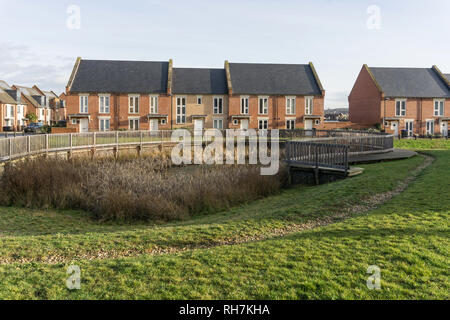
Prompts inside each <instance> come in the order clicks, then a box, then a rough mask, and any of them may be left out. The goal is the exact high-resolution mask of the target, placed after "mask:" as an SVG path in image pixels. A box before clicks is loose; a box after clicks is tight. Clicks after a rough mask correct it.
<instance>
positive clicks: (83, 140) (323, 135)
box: [0, 130, 393, 161]
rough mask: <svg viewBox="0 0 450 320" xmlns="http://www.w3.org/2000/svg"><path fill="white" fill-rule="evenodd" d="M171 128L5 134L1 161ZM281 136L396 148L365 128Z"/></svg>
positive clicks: (159, 136) (161, 137)
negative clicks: (14, 135) (7, 136)
mask: <svg viewBox="0 0 450 320" xmlns="http://www.w3.org/2000/svg"><path fill="white" fill-rule="evenodd" d="M264 131H265V132H266V133H267V136H268V137H270V136H271V132H270V131H271V130H264ZM172 132H173V131H171V130H160V131H111V132H88V133H61V134H46V135H30V136H16V137H10V138H4V139H0V161H7V160H12V159H17V158H21V157H26V156H28V155H35V154H39V153H49V152H60V151H71V150H78V149H88V148H101V147H113V146H116V147H119V146H133V145H135V146H144V145H150V144H161V143H164V142H170V141H171V136H172ZM279 137H280V139H281V140H282V141H286V140H287V141H289V140H299V141H303V142H311V143H316V144H317V143H318V144H325V145H346V146H349V152H350V153H363V152H380V151H386V150H389V149H392V148H393V136H391V135H386V134H379V133H372V132H362V131H339V130H337V131H333V130H279ZM320 150H322V149H320ZM319 154H320V153H319Z"/></svg>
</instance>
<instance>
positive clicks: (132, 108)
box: [128, 94, 140, 114]
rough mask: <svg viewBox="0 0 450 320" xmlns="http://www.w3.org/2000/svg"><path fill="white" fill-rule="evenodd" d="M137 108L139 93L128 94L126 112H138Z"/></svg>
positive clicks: (138, 107) (138, 105)
mask: <svg viewBox="0 0 450 320" xmlns="http://www.w3.org/2000/svg"><path fill="white" fill-rule="evenodd" d="M136 102H137V103H136ZM139 109H140V95H138V94H129V95H128V113H129V114H139Z"/></svg>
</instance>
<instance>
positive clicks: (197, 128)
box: [194, 119, 203, 134]
mask: <svg viewBox="0 0 450 320" xmlns="http://www.w3.org/2000/svg"><path fill="white" fill-rule="evenodd" d="M194 132H198V133H200V134H202V132H203V120H202V119H195V120H194Z"/></svg>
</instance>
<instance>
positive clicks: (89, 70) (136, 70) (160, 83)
mask: <svg viewBox="0 0 450 320" xmlns="http://www.w3.org/2000/svg"><path fill="white" fill-rule="evenodd" d="M168 69H169V62H153V61H110V60H81V61H80V65H79V67H78V71H77V72H76V74H75V77H74V79H73V82H72V86H71V88H70V91H71V92H75V93H76V92H78V93H81V92H86V93H90V92H110V93H166V92H167V77H168Z"/></svg>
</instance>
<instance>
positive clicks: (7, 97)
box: [0, 88, 16, 104]
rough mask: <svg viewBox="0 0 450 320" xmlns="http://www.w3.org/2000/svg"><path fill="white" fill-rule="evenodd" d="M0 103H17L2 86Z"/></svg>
mask: <svg viewBox="0 0 450 320" xmlns="http://www.w3.org/2000/svg"><path fill="white" fill-rule="evenodd" d="M0 103H6V104H16V101H15V100H14V99H13V98H12V97H11V96H10V95H9V94H8V93H7V92H6V91H5V90H3V89H2V88H0Z"/></svg>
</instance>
